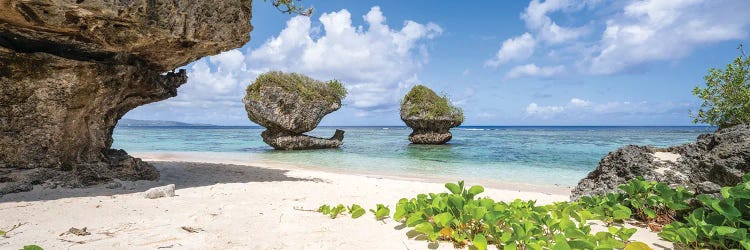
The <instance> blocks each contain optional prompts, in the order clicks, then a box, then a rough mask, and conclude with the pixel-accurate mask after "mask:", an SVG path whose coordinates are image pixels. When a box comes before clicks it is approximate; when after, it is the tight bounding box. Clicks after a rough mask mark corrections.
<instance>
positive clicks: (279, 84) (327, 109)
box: [242, 71, 346, 150]
mask: <svg viewBox="0 0 750 250" xmlns="http://www.w3.org/2000/svg"><path fill="white" fill-rule="evenodd" d="M345 95H346V90H344V89H343V86H342V85H341V84H340V83H338V82H337V81H330V82H328V83H323V82H320V81H317V80H314V79H312V78H309V77H306V76H303V75H300V74H295V73H282V72H275V71H272V72H268V73H265V74H262V75H260V76H258V78H257V79H256V80H255V82H253V84H251V85H250V86H248V87H247V94H246V95H245V97H244V98H243V99H242V101H243V102H244V103H245V110H247V116H248V118H250V120H251V121H253V122H255V123H257V124H258V125H261V126H263V127H265V128H266V129H267V130H266V131H263V133H262V134H261V136H262V137H263V141H264V142H265V143H266V144H268V145H270V146H272V147H273V148H275V149H286V150H292V149H322V148H336V147H339V146H341V145H342V144H343V139H344V131H343V130H336V134H335V135H334V136H333V137H331V138H329V139H324V138H317V137H312V136H308V135H305V134H304V133H306V132H309V131H312V130H313V129H315V127H317V126H318V124H319V123H320V121H321V120H322V119H323V117H324V116H326V115H327V114H330V113H331V112H333V111H336V110H338V109H339V108H341V99H342V98H343V97H344V96H345Z"/></svg>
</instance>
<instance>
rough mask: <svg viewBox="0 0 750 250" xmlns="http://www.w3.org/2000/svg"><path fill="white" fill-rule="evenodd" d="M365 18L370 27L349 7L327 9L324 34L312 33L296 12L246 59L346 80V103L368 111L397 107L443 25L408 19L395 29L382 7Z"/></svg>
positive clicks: (265, 67)
mask: <svg viewBox="0 0 750 250" xmlns="http://www.w3.org/2000/svg"><path fill="white" fill-rule="evenodd" d="M363 19H364V20H365V22H366V23H367V26H368V28H367V29H365V28H363V27H362V26H357V27H354V26H353V25H352V20H351V14H350V13H349V12H348V11H347V10H341V11H338V12H331V13H325V14H323V15H322V16H321V17H320V22H321V23H322V24H323V30H324V32H325V34H324V35H323V36H320V37H317V38H313V34H312V31H311V30H312V29H311V21H310V19H309V18H308V17H304V16H297V17H294V18H292V19H291V20H289V21H288V22H287V27H286V28H285V29H284V30H283V31H281V33H280V34H279V36H277V37H274V38H272V39H270V40H269V41H267V42H266V43H265V44H263V45H262V46H260V48H258V49H255V50H253V51H251V52H250V54H249V56H248V60H247V63H248V64H249V65H251V66H250V67H251V68H253V69H259V70H260V71H264V70H283V71H295V72H300V73H305V74H308V75H311V76H313V77H315V78H319V79H322V80H327V79H333V78H335V79H339V80H342V81H343V82H344V83H345V85H346V87H347V89H348V90H349V97H347V103H348V104H350V105H351V106H353V107H354V108H357V109H360V111H363V112H365V113H366V112H368V111H379V110H390V109H394V108H395V107H396V105H397V104H398V100H399V98H400V96H401V94H402V93H403V92H405V90H406V89H407V88H408V87H410V86H411V85H413V84H415V83H416V82H417V80H418V79H417V73H418V72H419V71H420V69H421V67H422V65H423V64H424V63H426V62H427V60H428V54H427V49H426V47H425V45H424V43H423V41H425V40H429V39H433V38H435V37H436V36H438V35H440V34H441V33H442V29H441V28H440V26H438V25H436V24H433V23H427V24H420V23H417V22H413V21H406V22H404V25H403V27H402V28H401V29H400V30H393V29H391V27H389V26H388V25H387V24H386V23H385V17H384V16H383V13H382V12H381V10H380V8H379V7H373V8H372V9H371V10H370V12H368V13H367V14H366V15H365V16H363Z"/></svg>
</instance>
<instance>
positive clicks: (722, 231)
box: [714, 226, 737, 236]
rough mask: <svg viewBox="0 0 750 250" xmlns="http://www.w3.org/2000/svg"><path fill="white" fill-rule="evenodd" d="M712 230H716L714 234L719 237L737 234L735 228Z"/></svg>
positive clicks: (725, 227) (722, 227)
mask: <svg viewBox="0 0 750 250" xmlns="http://www.w3.org/2000/svg"><path fill="white" fill-rule="evenodd" d="M714 230H716V233H718V234H719V235H721V236H725V235H730V234H733V233H735V232H737V228H733V227H727V226H718V227H714Z"/></svg>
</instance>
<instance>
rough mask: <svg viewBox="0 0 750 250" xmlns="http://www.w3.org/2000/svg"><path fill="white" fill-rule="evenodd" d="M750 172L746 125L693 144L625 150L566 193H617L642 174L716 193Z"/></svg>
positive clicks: (749, 139) (576, 195)
mask: <svg viewBox="0 0 750 250" xmlns="http://www.w3.org/2000/svg"><path fill="white" fill-rule="evenodd" d="M748 172H750V124H741V125H736V126H732V127H728V128H721V129H719V130H717V131H716V132H715V133H712V134H703V135H700V136H698V139H697V141H696V142H693V143H688V144H684V145H679V146H674V147H669V148H655V147H646V146H634V145H630V146H625V147H622V148H620V149H618V150H616V151H613V152H610V153H609V154H608V155H607V156H605V157H604V158H603V159H602V160H601V161H600V162H599V165H598V166H597V167H596V169H594V171H592V172H591V173H589V174H588V176H587V177H586V178H584V179H582V180H581V181H580V182H579V183H578V185H577V186H576V187H575V188H574V189H573V191H572V193H571V199H573V200H576V199H578V198H579V197H581V196H589V195H598V194H604V193H607V192H619V189H617V186H619V185H621V184H624V183H627V181H628V180H630V179H633V178H635V177H638V176H642V177H644V178H645V179H647V180H651V181H662V182H666V183H669V184H671V185H679V186H684V187H686V188H688V189H690V190H692V191H694V192H695V193H696V194H716V193H719V192H721V187H723V186H733V185H737V184H738V183H740V182H741V181H742V176H743V175H744V174H745V173H748Z"/></svg>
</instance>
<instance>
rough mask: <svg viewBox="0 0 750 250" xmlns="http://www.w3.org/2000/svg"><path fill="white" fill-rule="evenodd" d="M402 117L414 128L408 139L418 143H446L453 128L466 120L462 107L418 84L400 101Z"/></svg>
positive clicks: (450, 136)
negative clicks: (457, 106) (455, 105)
mask: <svg viewBox="0 0 750 250" xmlns="http://www.w3.org/2000/svg"><path fill="white" fill-rule="evenodd" d="M401 120H402V121H404V123H406V126H409V127H410V128H412V129H413V132H412V133H411V134H410V135H409V141H411V142H412V143H415V144H444V143H446V142H448V141H450V140H451V138H452V137H453V136H452V134H451V132H450V129H451V128H453V127H457V126H459V125H461V123H463V121H464V116H463V112H462V111H461V109H459V108H456V107H454V106H453V105H452V104H450V101H449V100H448V98H446V97H441V96H438V95H437V94H436V93H435V92H434V91H432V90H431V89H429V88H427V87H425V86H422V85H417V86H414V88H412V89H411V91H409V93H408V94H407V95H406V97H404V100H403V102H402V103H401Z"/></svg>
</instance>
